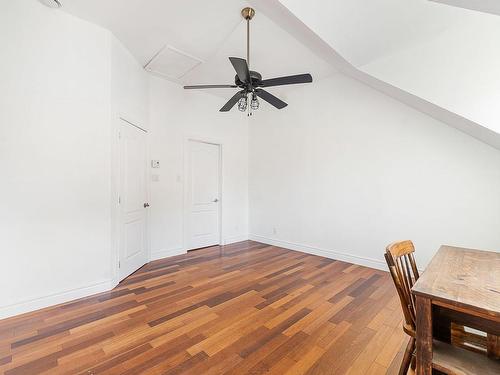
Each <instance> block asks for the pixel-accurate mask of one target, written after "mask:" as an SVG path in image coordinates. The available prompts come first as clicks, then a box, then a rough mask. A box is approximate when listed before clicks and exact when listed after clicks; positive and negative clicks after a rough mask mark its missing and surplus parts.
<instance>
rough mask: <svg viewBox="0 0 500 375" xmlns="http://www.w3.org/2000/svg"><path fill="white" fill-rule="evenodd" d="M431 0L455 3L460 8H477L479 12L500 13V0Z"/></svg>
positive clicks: (449, 3)
mask: <svg viewBox="0 0 500 375" xmlns="http://www.w3.org/2000/svg"><path fill="white" fill-rule="evenodd" d="M430 1H435V2H436V3H443V4H448V5H453V6H455V7H459V8H465V9H471V10H477V11H478V12H484V13H491V14H497V15H500V1H498V0H430Z"/></svg>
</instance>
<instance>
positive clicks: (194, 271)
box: [0, 241, 407, 375]
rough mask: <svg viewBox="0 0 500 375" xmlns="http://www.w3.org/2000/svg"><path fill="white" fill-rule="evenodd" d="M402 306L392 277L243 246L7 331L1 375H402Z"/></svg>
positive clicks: (165, 267)
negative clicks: (397, 374)
mask: <svg viewBox="0 0 500 375" xmlns="http://www.w3.org/2000/svg"><path fill="white" fill-rule="evenodd" d="M381 251H382V250H381ZM398 304H399V301H398V300H397V296H396V293H395V290H394V286H393V285H392V281H391V280H390V276H389V274H388V273H385V272H382V271H377V270H373V269H370V268H365V267H361V266H356V265H352V264H349V263H344V262H340V261H334V260H331V259H326V258H322V257H318V256H313V255H308V254H304V253H300V252H295V251H291V250H286V249H282V248H278V247H273V246H268V245H264V244H260V243H256V242H251V241H246V242H241V243H238V244H233V245H229V246H225V247H220V248H219V247H212V248H207V249H203V250H198V251H196V252H191V253H189V254H188V255H184V256H178V257H174V258H168V259H164V260H159V261H155V262H151V263H149V264H147V265H146V266H144V267H143V268H141V269H140V270H139V271H137V272H136V273H134V274H133V275H131V276H129V277H128V278H127V279H125V280H124V281H123V282H122V283H121V284H120V285H119V286H118V287H117V288H116V289H114V290H113V291H111V292H107V293H101V294H99V295H95V296H91V297H88V298H84V299H80V300H77V301H73V302H70V303H66V304H63V305H58V306H55V307H51V308H48V309H44V310H40V311H37V312H33V313H29V314H25V315H22V316H18V317H14V318H10V319H7V320H3V321H0V372H1V373H4V374H6V375H14V374H16V375H17V374H22V375H29V374H87V375H89V374H197V375H200V374H203V375H208V374H233V375H234V374H262V373H272V374H350V375H355V374H363V375H364V374H370V375H373V374H385V373H390V374H395V373H397V369H398V367H399V361H400V360H401V356H402V352H403V349H404V346H405V345H406V341H407V337H405V335H404V333H403V332H402V329H401V319H402V314H401V312H400V307H399V305H398Z"/></svg>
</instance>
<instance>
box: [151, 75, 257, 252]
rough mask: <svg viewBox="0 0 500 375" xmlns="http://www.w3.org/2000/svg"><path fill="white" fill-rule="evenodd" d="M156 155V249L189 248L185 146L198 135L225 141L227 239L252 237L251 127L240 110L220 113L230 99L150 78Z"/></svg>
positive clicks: (153, 199) (153, 240)
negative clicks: (185, 227) (185, 230)
mask: <svg viewBox="0 0 500 375" xmlns="http://www.w3.org/2000/svg"><path fill="white" fill-rule="evenodd" d="M150 90H151V91H150V109H151V110H150V130H151V131H150V135H149V139H150V141H151V148H150V156H151V159H155V160H156V159H157V160H160V163H161V168H160V169H152V170H151V173H154V174H157V175H158V176H159V181H158V182H153V181H152V182H151V209H150V223H151V252H152V256H153V258H161V257H165V256H169V255H174V254H179V253H182V252H183V246H184V245H183V189H184V184H183V182H184V146H185V142H186V139H187V138H189V137H193V138H195V139H199V140H206V141H211V142H216V143H221V144H222V159H223V160H222V163H223V167H222V168H223V173H222V174H223V176H222V179H223V181H222V235H223V241H224V242H226V243H229V242H236V241H241V240H244V239H247V238H248V237H247V236H248V127H247V121H246V117H245V116H244V115H241V113H239V112H237V111H236V112H234V111H233V112H229V113H220V112H219V111H218V110H219V108H220V107H222V106H223V105H224V103H225V101H226V100H225V99H224V98H218V97H215V96H212V95H208V94H206V93H204V92H197V91H185V90H183V89H182V88H181V87H180V86H178V85H175V84H172V83H170V82H167V81H165V80H163V79H160V78H156V77H151V80H150Z"/></svg>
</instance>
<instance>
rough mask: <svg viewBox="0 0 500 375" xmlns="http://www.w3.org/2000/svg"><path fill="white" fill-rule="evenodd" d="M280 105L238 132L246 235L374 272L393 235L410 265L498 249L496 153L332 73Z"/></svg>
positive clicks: (499, 173)
mask: <svg viewBox="0 0 500 375" xmlns="http://www.w3.org/2000/svg"><path fill="white" fill-rule="evenodd" d="M283 98H284V99H285V100H286V101H288V102H289V104H290V105H289V107H287V108H286V109H284V110H282V111H276V110H266V111H265V113H264V112H262V113H259V114H258V116H256V117H254V119H253V121H251V123H250V125H249V129H250V133H249V134H250V156H249V164H250V170H249V181H250V184H249V196H250V234H251V238H254V239H256V240H261V241H264V242H269V243H276V244H278V245H283V246H285V247H289V248H295V249H300V250H304V251H308V252H312V253H317V254H321V255H324V256H331V257H333V258H337V259H344V260H348V261H351V262H355V263H361V264H366V265H369V266H374V267H381V268H385V265H384V263H383V252H384V249H385V246H386V245H387V244H388V243H390V242H392V241H396V240H401V239H412V240H414V242H415V244H416V247H417V252H418V258H417V260H418V261H419V264H420V266H421V267H424V266H425V264H426V263H427V262H428V261H429V260H430V258H431V257H432V255H433V254H434V252H435V250H437V249H438V247H439V246H440V245H441V244H452V245H459V246H466V247H476V248H483V249H493V250H498V249H499V248H500V231H499V230H498V228H499V227H500V194H499V192H500V152H499V151H497V150H495V149H493V148H491V147H489V146H487V145H485V144H483V143H481V142H479V141H477V140H475V139H473V138H471V137H470V136H468V135H465V134H463V133H461V132H459V131H458V130H455V129H453V128H451V127H449V126H447V125H444V124H441V123H439V122H437V121H436V120H433V119H431V118H429V117H427V116H425V115H423V114H421V113H420V112H417V111H415V110H413V109H410V108H409V107H406V106H404V105H403V104H401V103H399V102H396V101H394V100H392V99H390V98H389V97H387V96H384V95H382V94H380V93H379V92H377V91H374V90H372V89H369V88H367V87H366V86H365V85H363V84H361V83H359V82H357V81H354V80H352V79H350V78H347V77H345V76H342V75H334V76H333V77H331V78H329V79H327V80H323V81H321V82H316V83H314V84H313V85H309V86H302V87H295V88H294V90H293V91H290V92H289V94H288V95H284V96H283ZM273 228H276V233H274V232H273Z"/></svg>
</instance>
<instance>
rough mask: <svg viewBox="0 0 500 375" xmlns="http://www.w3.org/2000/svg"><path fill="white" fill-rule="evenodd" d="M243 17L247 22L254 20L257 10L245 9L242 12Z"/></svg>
mask: <svg viewBox="0 0 500 375" xmlns="http://www.w3.org/2000/svg"><path fill="white" fill-rule="evenodd" d="M241 16H242V17H243V18H244V19H246V20H247V21H250V20H251V19H252V18H253V16H255V10H254V9H253V8H250V7H246V8H243V9H242V10H241Z"/></svg>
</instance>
